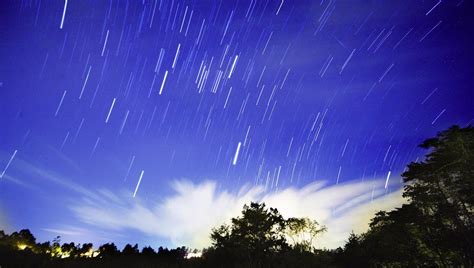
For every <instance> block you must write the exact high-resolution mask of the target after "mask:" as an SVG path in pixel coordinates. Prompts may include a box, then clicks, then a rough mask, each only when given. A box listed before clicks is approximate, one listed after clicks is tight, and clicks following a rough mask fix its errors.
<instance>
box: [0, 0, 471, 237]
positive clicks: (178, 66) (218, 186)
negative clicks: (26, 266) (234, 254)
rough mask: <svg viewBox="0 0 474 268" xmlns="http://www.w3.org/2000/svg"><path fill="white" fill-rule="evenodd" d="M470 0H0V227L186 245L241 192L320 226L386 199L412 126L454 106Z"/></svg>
mask: <svg viewBox="0 0 474 268" xmlns="http://www.w3.org/2000/svg"><path fill="white" fill-rule="evenodd" d="M473 11H474V9H473V5H472V2H471V1H467V0H465V1H463V0H453V1H441V0H426V1H335V0H330V1H328V0H321V1H316V0H307V1H306V0H296V1H295V0H293V1H290V0H283V1H281V0H244V1H233V0H220V1H219V0H215V1H198V0H192V1H179V0H143V1H142V0H128V1H127V0H103V1H102V0H101V1H98V0H81V1H79V0H69V1H67V0H66V1H63V0H61V1H60V0H57V1H46V0H29V1H26V0H23V1H19V0H17V1H8V0H5V1H1V3H0V172H1V173H0V177H1V178H0V229H6V230H7V231H14V230H18V229H20V228H29V229H30V230H32V232H33V233H34V234H35V235H36V236H37V238H38V239H39V240H40V241H44V240H51V239H52V238H54V237H55V236H57V235H60V236H61V237H62V238H63V241H64V242H68V240H74V241H79V242H82V241H83V242H85V241H91V242H94V243H102V242H105V241H114V242H116V243H118V244H119V245H122V244H123V243H125V242H133V243H135V242H137V243H139V244H140V245H146V244H151V245H152V246H158V245H165V246H177V245H181V244H186V245H190V246H194V245H196V246H201V245H206V244H205V243H201V242H196V238H195V237H198V236H200V237H207V234H208V233H209V231H210V229H209V227H212V226H215V225H216V224H218V223H219V222H220V221H222V220H226V219H228V218H229V217H230V216H233V215H234V214H235V213H234V212H235V211H237V212H238V210H239V209H240V208H241V205H242V204H243V202H244V201H249V200H250V199H259V200H269V201H268V202H269V204H280V203H281V206H282V212H284V213H283V214H284V216H285V215H293V214H297V215H305V213H304V212H307V213H306V214H309V216H312V217H314V218H315V219H317V220H320V221H322V222H323V223H325V224H326V225H327V226H328V228H329V229H330V230H331V228H332V226H331V224H330V223H331V220H333V219H334V218H337V217H339V216H341V217H343V216H344V215H345V216H344V217H346V218H344V219H347V217H349V218H354V217H356V216H354V213H352V214H351V211H352V212H354V211H357V209H358V208H360V206H365V205H371V206H373V205H374V204H385V205H386V203H387V202H386V200H387V198H392V197H391V196H393V195H394V194H395V195H397V196H399V194H400V189H401V187H402V183H401V179H400V174H401V173H402V172H403V170H404V168H405V167H406V165H407V164H408V163H410V162H411V161H416V160H417V159H422V157H423V155H424V154H425V153H426V152H425V151H424V150H423V149H420V148H418V147H417V145H418V144H419V143H421V142H422V141H423V140H424V139H426V138H429V137H432V136H434V135H436V133H437V132H438V131H441V130H443V129H446V128H447V127H449V126H451V125H453V124H458V125H460V126H466V125H468V124H471V123H472V122H473V119H474V105H473V99H474V93H473V86H474V83H473V82H474V69H473V67H474V64H473V63H472V48H474V41H473V40H474V39H473V33H474V32H473V15H472V14H473ZM351 194H352V195H351ZM290 196H291V197H290ZM302 196H305V198H302ZM315 196H317V197H315ZM306 197H307V198H306ZM313 197H314V198H313ZM271 200H273V201H271ZM278 202H280V203H278ZM291 202H293V203H291ZM290 203H291V204H293V205H289V204H290ZM316 203H317V204H316ZM323 203H324V204H325V205H321V204H323ZM285 205H288V208H285ZM315 206H316V207H317V208H315ZM321 206H322V207H324V209H321ZM278 208H280V207H278ZM384 208H388V209H390V208H391V207H390V205H387V206H386V207H384ZM303 211H304V212H303ZM316 211H317V212H316ZM322 211H324V212H325V213H327V215H325V214H324V212H322ZM292 212H295V213H293V214H292ZM338 213H340V214H338ZM323 214H324V215H323ZM229 215H230V216H229ZM338 215H339V216H338ZM357 215H358V214H357ZM339 219H340V220H342V218H339ZM354 224H355V223H354ZM196 226H197V227H196ZM195 227H196V228H197V229H193V228H195ZM180 228H181V229H180ZM337 228H338V227H337V225H334V227H333V230H336V229H337ZM345 228H346V229H347V228H352V227H351V226H346V227H345ZM354 228H355V227H354ZM346 231H347V230H346ZM203 234H204V235H203ZM328 239H329V238H328ZM336 240H337V239H336ZM339 240H340V239H339ZM339 240H338V241H339ZM334 243H335V244H330V245H329V246H333V245H336V244H337V243H336V242H334ZM338 243H340V241H339V242H338Z"/></svg>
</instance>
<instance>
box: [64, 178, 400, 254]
mask: <svg viewBox="0 0 474 268" xmlns="http://www.w3.org/2000/svg"><path fill="white" fill-rule="evenodd" d="M172 187H173V189H174V194H172V195H171V196H168V197H167V198H165V199H164V201H162V202H160V203H151V202H145V201H143V200H141V199H140V198H135V199H133V198H132V197H131V195H130V193H129V192H126V191H124V192H120V193H118V194H115V193H113V192H108V191H106V192H105V193H106V194H99V195H97V196H100V197H99V198H94V199H90V198H87V199H84V200H82V202H78V203H76V204H72V205H71V206H70V208H71V210H72V211H73V212H74V214H75V215H76V217H77V218H78V219H79V220H80V221H82V222H84V223H87V224H89V225H92V226H96V227H97V228H102V229H108V230H114V231H119V230H127V229H132V230H134V231H140V232H142V233H144V234H146V235H148V236H151V237H161V238H167V239H170V240H171V241H172V242H173V243H174V244H175V245H187V246H189V247H196V248H201V247H205V246H209V245H210V240H209V234H210V231H211V229H212V228H213V227H215V226H218V225H220V224H222V223H224V222H226V221H229V220H230V218H231V217H234V216H237V215H239V213H240V211H241V209H242V206H243V205H244V204H246V203H249V202H250V201H263V202H265V203H266V204H267V205H268V206H271V207H276V208H278V209H279V211H280V212H281V213H282V215H283V216H285V217H310V218H313V219H316V220H317V221H319V222H320V223H322V224H325V225H326V226H327V227H328V229H329V230H328V232H327V233H326V234H324V235H323V236H322V237H321V238H320V239H319V240H318V241H317V244H315V245H316V246H317V247H320V248H323V247H325V248H335V247H337V246H341V245H343V243H344V241H345V240H346V239H347V237H348V235H349V233H350V232H351V231H354V232H363V231H365V230H366V229H367V228H368V223H369V221H370V219H371V218H372V217H373V215H374V214H375V212H377V211H379V210H386V209H392V208H394V207H396V206H400V205H401V204H402V203H403V198H402V196H401V190H396V191H394V192H392V193H386V191H385V189H384V182H383V181H382V180H374V181H364V182H348V183H344V184H339V185H333V186H327V185H326V184H325V183H323V182H317V183H312V184H309V185H307V186H305V187H303V188H287V189H283V190H280V191H278V192H271V193H265V192H264V191H263V188H262V187H258V186H256V187H244V188H242V190H241V191H239V192H238V193H236V194H234V193H231V192H229V191H225V190H222V191H219V190H217V189H218V188H217V183H216V182H215V181H206V182H202V183H199V184H193V183H191V182H189V181H184V180H182V181H175V182H174V183H173V184H172ZM102 193H104V191H102Z"/></svg>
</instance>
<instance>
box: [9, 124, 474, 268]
mask: <svg viewBox="0 0 474 268" xmlns="http://www.w3.org/2000/svg"><path fill="white" fill-rule="evenodd" d="M421 147H422V148H425V149H428V150H429V152H428V154H427V156H426V158H425V159H424V160H423V161H420V162H413V163H411V164H409V165H408V167H407V169H406V171H405V172H404V173H403V174H402V177H403V179H404V183H405V185H404V192H403V195H404V196H405V197H406V198H407V199H408V202H407V203H406V204H404V205H403V206H402V207H400V208H396V209H394V210H392V211H380V212H378V213H377V214H376V215H375V217H374V218H373V219H372V220H371V222H370V228H369V230H368V231H367V232H365V233H363V234H360V235H356V234H351V235H350V237H349V238H348V240H347V242H346V244H345V245H344V247H343V248H338V249H336V250H318V249H316V248H314V246H313V245H314V243H313V242H314V241H315V238H316V237H317V236H318V235H319V234H321V233H322V232H324V231H326V227H325V226H321V225H319V224H318V223H317V222H316V221H314V220H311V219H308V218H289V219H285V218H283V217H282V215H281V214H280V213H279V212H278V210H277V209H276V208H267V207H266V206H265V204H259V203H251V204H250V205H245V206H244V208H243V210H242V215H241V216H239V217H236V218H233V219H232V221H231V224H230V225H222V226H220V227H217V228H215V229H213V231H212V233H211V240H212V246H211V247H209V248H207V249H205V250H204V252H203V254H202V257H200V258H192V259H187V258H186V254H187V253H188V252H189V250H188V249H186V248H185V247H179V248H176V249H171V250H168V249H166V248H161V247H160V248H159V249H158V250H157V251H155V250H154V249H153V248H151V247H144V248H143V249H141V250H139V248H138V245H137V244H135V245H134V246H132V245H130V244H127V245H126V246H125V247H124V248H123V249H122V250H121V251H120V250H118V249H117V247H116V245H115V244H113V243H108V244H104V245H101V246H100V247H99V248H98V249H97V250H95V251H94V249H93V246H92V244H82V245H75V244H74V243H64V244H62V245H61V244H60V241H59V237H58V238H56V239H54V240H53V241H52V242H45V243H36V239H35V237H34V236H33V235H32V234H31V233H30V231H29V230H21V231H19V232H14V233H12V234H10V235H7V234H5V233H4V232H3V231H0V266H1V267H84V266H85V267H473V266H474V245H473V241H474V225H473V220H474V215H473V213H474V206H473V204H474V128H473V127H466V128H459V127H457V126H454V127H451V128H450V129H448V130H446V131H444V132H441V133H439V134H438V136H437V137H435V138H432V139H428V140H426V141H425V142H424V143H423V144H421Z"/></svg>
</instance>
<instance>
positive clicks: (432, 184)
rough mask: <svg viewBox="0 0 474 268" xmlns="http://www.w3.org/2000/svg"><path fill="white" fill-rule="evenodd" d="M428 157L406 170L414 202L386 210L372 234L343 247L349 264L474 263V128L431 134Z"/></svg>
mask: <svg viewBox="0 0 474 268" xmlns="http://www.w3.org/2000/svg"><path fill="white" fill-rule="evenodd" d="M421 147H422V148H426V149H429V150H430V152H429V153H428V155H427V157H426V159H425V160H424V161H421V162H414V163H411V164H410V165H408V169H407V171H406V172H404V173H403V174H402V176H403V179H404V182H405V188H404V193H403V195H404V196H405V197H407V198H408V200H409V203H408V204H406V205H403V206H402V207H401V208H397V209H395V210H393V211H390V212H385V211H381V212H379V213H378V214H377V215H376V216H375V217H374V218H373V219H372V222H371V224H370V229H369V231H368V232H367V233H365V234H362V235H360V236H356V235H352V236H351V237H350V239H349V241H348V243H347V244H346V245H345V248H344V250H342V252H340V257H339V260H340V261H341V263H342V264H343V265H345V266H348V265H349V264H351V263H355V262H357V263H358V264H359V265H360V266H367V267H369V266H390V267H420V266H423V267H472V266H473V265H474V246H473V243H474V225H473V220H474V215H473V213H474V206H473V204H474V128H473V127H466V128H459V127H457V126H454V127H452V128H450V129H448V130H446V131H444V132H441V133H439V134H438V136H437V137H436V138H433V139H428V140H426V141H425V142H424V143H423V144H421Z"/></svg>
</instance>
